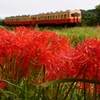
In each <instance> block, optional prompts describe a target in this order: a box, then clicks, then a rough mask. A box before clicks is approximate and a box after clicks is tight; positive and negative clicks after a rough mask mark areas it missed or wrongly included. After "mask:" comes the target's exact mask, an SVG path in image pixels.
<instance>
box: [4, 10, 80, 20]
mask: <svg viewBox="0 0 100 100" xmlns="http://www.w3.org/2000/svg"><path fill="white" fill-rule="evenodd" d="M66 12H80V10H65V11H62V10H60V11H55V12H52V11H51V12H47V13H39V14H34V15H30V14H28V15H17V16H10V17H5V19H6V18H16V17H29V16H38V15H47V14H59V13H66Z"/></svg>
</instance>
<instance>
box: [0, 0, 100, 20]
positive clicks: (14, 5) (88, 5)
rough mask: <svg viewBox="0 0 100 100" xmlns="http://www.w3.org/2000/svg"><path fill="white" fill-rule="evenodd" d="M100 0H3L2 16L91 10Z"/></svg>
mask: <svg viewBox="0 0 100 100" xmlns="http://www.w3.org/2000/svg"><path fill="white" fill-rule="evenodd" d="M98 4H100V0H1V2H0V18H5V17H9V16H16V15H28V14H31V15H34V14H38V13H47V12H51V11H52V12H55V11H61V10H63V11H65V10H70V9H71V10H74V9H83V10H89V9H94V8H95V6H96V5H98Z"/></svg>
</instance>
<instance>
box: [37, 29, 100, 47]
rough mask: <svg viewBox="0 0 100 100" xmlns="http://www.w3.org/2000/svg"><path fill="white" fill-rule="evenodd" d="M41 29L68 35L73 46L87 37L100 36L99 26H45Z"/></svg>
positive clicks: (64, 35)
mask: <svg viewBox="0 0 100 100" xmlns="http://www.w3.org/2000/svg"><path fill="white" fill-rule="evenodd" d="M38 29H39V30H50V31H53V32H56V33H57V34H58V35H60V36H63V37H68V39H69V40H70V41H71V44H72V46H76V45H77V44H78V42H82V41H83V40H84V39H86V38H96V37H98V38H100V28H98V27H71V28H67V27H64V28H62V27H56V28H55V27H45V28H38Z"/></svg>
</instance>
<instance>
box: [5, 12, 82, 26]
mask: <svg viewBox="0 0 100 100" xmlns="http://www.w3.org/2000/svg"><path fill="white" fill-rule="evenodd" d="M4 22H5V25H7V26H30V25H31V26H35V25H68V26H75V25H76V24H78V23H81V11H80V10H66V11H56V12H47V13H40V14H35V15H21V16H20V15H19V16H11V17H5V19H4Z"/></svg>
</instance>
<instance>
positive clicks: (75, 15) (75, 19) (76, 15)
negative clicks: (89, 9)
mask: <svg viewBox="0 0 100 100" xmlns="http://www.w3.org/2000/svg"><path fill="white" fill-rule="evenodd" d="M74 22H75V23H78V13H77V12H75V13H74Z"/></svg>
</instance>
